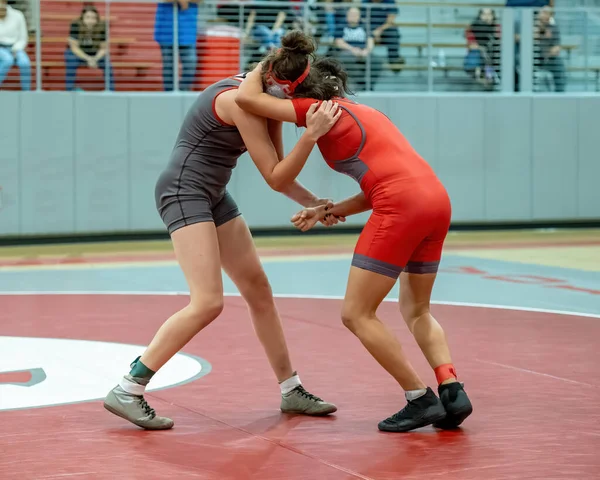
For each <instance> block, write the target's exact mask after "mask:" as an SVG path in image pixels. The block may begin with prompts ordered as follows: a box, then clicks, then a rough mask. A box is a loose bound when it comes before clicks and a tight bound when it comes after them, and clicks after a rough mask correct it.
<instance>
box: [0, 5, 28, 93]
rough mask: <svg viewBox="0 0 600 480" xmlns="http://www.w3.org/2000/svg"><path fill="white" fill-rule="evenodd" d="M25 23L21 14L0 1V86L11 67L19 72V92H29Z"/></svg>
mask: <svg viewBox="0 0 600 480" xmlns="http://www.w3.org/2000/svg"><path fill="white" fill-rule="evenodd" d="M27 40H28V35H27V23H26V22H25V17H24V16H23V14H22V13H21V12H19V11H18V10H15V9H14V8H12V7H9V6H8V5H7V4H6V0H0V86H2V82H3V81H4V78H5V77H6V74H7V73H8V71H9V70H10V69H11V67H12V66H13V65H17V67H19V70H20V71H21V90H24V91H27V90H31V62H30V61H29V57H28V56H27V53H25V47H27Z"/></svg>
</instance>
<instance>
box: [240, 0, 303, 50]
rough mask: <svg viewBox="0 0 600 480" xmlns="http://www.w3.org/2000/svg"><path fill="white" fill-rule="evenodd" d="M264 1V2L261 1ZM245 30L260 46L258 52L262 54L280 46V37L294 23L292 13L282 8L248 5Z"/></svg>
mask: <svg viewBox="0 0 600 480" xmlns="http://www.w3.org/2000/svg"><path fill="white" fill-rule="evenodd" d="M263 1H264V0H263ZM247 8H248V9H249V10H250V14H249V15H248V19H247V24H246V29H247V31H249V32H251V34H252V37H253V39H254V40H255V41H256V42H258V43H259V44H260V47H259V52H260V53H261V54H264V53H266V52H268V51H269V50H272V49H274V48H279V47H280V46H281V37H283V35H285V32H286V29H287V27H289V26H290V25H291V24H292V23H293V22H294V14H293V12H292V11H291V10H290V9H289V8H287V7H283V6H280V5H279V6H277V5H269V4H266V5H265V4H261V5H249V6H248V7H247Z"/></svg>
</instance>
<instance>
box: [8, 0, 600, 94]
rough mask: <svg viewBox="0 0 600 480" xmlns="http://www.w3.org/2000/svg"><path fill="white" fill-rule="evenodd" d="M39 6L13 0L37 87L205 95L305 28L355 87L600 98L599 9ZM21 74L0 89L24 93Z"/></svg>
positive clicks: (49, 1) (231, 0)
mask: <svg viewBox="0 0 600 480" xmlns="http://www.w3.org/2000/svg"><path fill="white" fill-rule="evenodd" d="M31 2H32V4H31V5H30V6H29V7H28V6H27V3H28V0H13V1H12V2H11V1H10V0H9V4H10V3H12V4H13V6H14V8H20V9H23V10H24V11H26V10H27V8H29V9H30V10H29V11H27V12H26V15H25V17H26V18H27V21H28V23H29V25H28V30H29V42H28V46H27V49H26V53H27V55H28V58H29V60H30V69H31V76H32V82H31V88H32V89H33V90H65V89H66V90H71V89H82V90H116V91H173V90H174V91H190V90H193V91H198V90H202V89H203V88H204V87H206V86H207V85H209V84H210V83H212V82H214V81H216V80H218V79H220V78H223V77H226V76H228V75H232V74H235V73H238V72H240V71H244V70H246V69H247V68H249V65H251V64H252V63H253V62H256V61H257V60H260V58H261V57H262V56H263V55H264V54H265V53H266V52H267V51H268V50H269V49H270V48H273V47H278V46H279V42H280V38H281V34H282V33H283V32H285V31H286V30H289V29H293V28H300V29H303V30H304V31H306V32H307V33H310V34H312V35H313V36H314V37H315V39H316V41H317V45H318V50H317V53H318V54H321V55H333V56H336V57H338V58H339V59H340V60H342V61H343V62H344V65H345V67H346V69H347V70H348V72H349V76H350V79H351V88H352V89H353V90H354V91H355V92H361V91H375V92H481V91H490V92H493V91H498V92H512V91H516V90H520V91H524V92H546V91H556V92H561V91H567V92H581V91H588V92H598V91H600V8H594V7H593V6H589V4H581V5H582V6H575V7H568V8H556V9H554V10H546V9H542V10H534V9H513V8H503V7H502V6H498V4H497V3H494V2H485V1H481V0H480V1H479V2H477V3H471V2H463V3H460V2H452V1H450V0H448V1H438V2H435V3H434V2H427V3H397V4H395V5H394V4H391V5H390V4H387V3H385V4H384V3H360V2H359V3H341V2H337V1H336V0H331V1H329V2H325V3H318V2H314V1H312V0H308V1H298V0H293V1H253V0H246V1H239V0H205V1H204V2H203V3H200V4H198V3H195V2H192V1H190V0H179V1H178V2H175V3H173V2H164V3H156V1H154V2H148V1H144V0H128V1H121V0H105V1H97V2H94V3H90V2H89V1H85V2H82V1H81V0H31ZM563 3H564V2H563ZM370 37H371V38H372V42H371V41H370V40H369V38H370ZM174 38H175V39H179V41H178V42H177V41H173V39H174ZM104 45H106V49H105V51H104V50H103V47H104ZM398 45H399V48H398ZM20 66H21V68H22V69H27V68H28V67H27V66H26V65H25V66H23V65H20ZM17 67H18V66H17V65H16V66H15V67H14V68H12V69H11V70H10V71H9V73H8V76H7V77H6V78H5V79H4V81H3V82H2V84H1V85H0V89H2V90H19V89H20V88H22V87H21V82H20V72H19V68H17ZM173 72H179V74H178V75H173ZM0 81H1V79H0Z"/></svg>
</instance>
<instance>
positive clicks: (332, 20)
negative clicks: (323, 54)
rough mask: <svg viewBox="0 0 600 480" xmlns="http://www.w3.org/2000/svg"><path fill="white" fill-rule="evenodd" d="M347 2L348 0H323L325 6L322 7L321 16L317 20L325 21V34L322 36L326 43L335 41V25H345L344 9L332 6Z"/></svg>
mask: <svg viewBox="0 0 600 480" xmlns="http://www.w3.org/2000/svg"><path fill="white" fill-rule="evenodd" d="M347 2H348V0H325V3H326V5H325V6H323V7H322V8H323V12H322V15H321V16H320V17H318V18H319V20H321V19H322V18H324V19H325V33H324V35H323V40H325V41H326V42H333V41H334V40H335V34H336V31H337V25H343V24H345V23H346V9H345V8H344V7H343V6H342V5H340V6H334V5H333V4H334V3H347ZM321 21H322V20H321Z"/></svg>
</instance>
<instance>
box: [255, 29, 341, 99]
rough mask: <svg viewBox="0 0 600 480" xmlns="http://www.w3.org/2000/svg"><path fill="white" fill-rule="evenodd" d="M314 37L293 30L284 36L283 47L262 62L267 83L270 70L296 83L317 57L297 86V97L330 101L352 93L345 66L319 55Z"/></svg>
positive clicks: (279, 77) (276, 75)
mask: <svg viewBox="0 0 600 480" xmlns="http://www.w3.org/2000/svg"><path fill="white" fill-rule="evenodd" d="M316 48H317V47H316V45H315V42H314V40H313V39H312V37H310V36H309V35H307V34H305V33H304V32H302V31H300V30H293V31H291V32H289V33H287V34H286V35H284V37H283V38H282V39H281V48H280V49H279V50H276V51H273V52H271V53H270V54H269V55H267V56H266V57H265V58H264V59H263V61H262V73H263V83H264V82H265V80H264V79H265V76H266V74H267V72H268V71H269V69H271V72H272V73H273V75H274V76H275V77H276V78H278V79H281V80H288V81H290V82H293V81H294V80H296V79H298V78H299V77H300V76H301V75H302V74H303V73H304V70H306V66H307V65H308V63H309V62H310V61H311V60H313V62H312V65H311V69H310V72H309V74H308V76H307V77H306V78H305V79H304V81H303V82H302V83H301V84H300V85H298V86H297V87H296V91H295V92H294V97H299V98H314V99H315V100H330V99H332V98H334V97H341V96H344V94H345V93H346V92H348V88H347V81H348V74H347V73H346V72H345V70H344V69H343V67H342V65H341V64H340V63H339V62H338V61H336V60H334V59H332V58H327V57H322V58H317V57H316V56H315V54H314V52H315V50H316Z"/></svg>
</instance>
